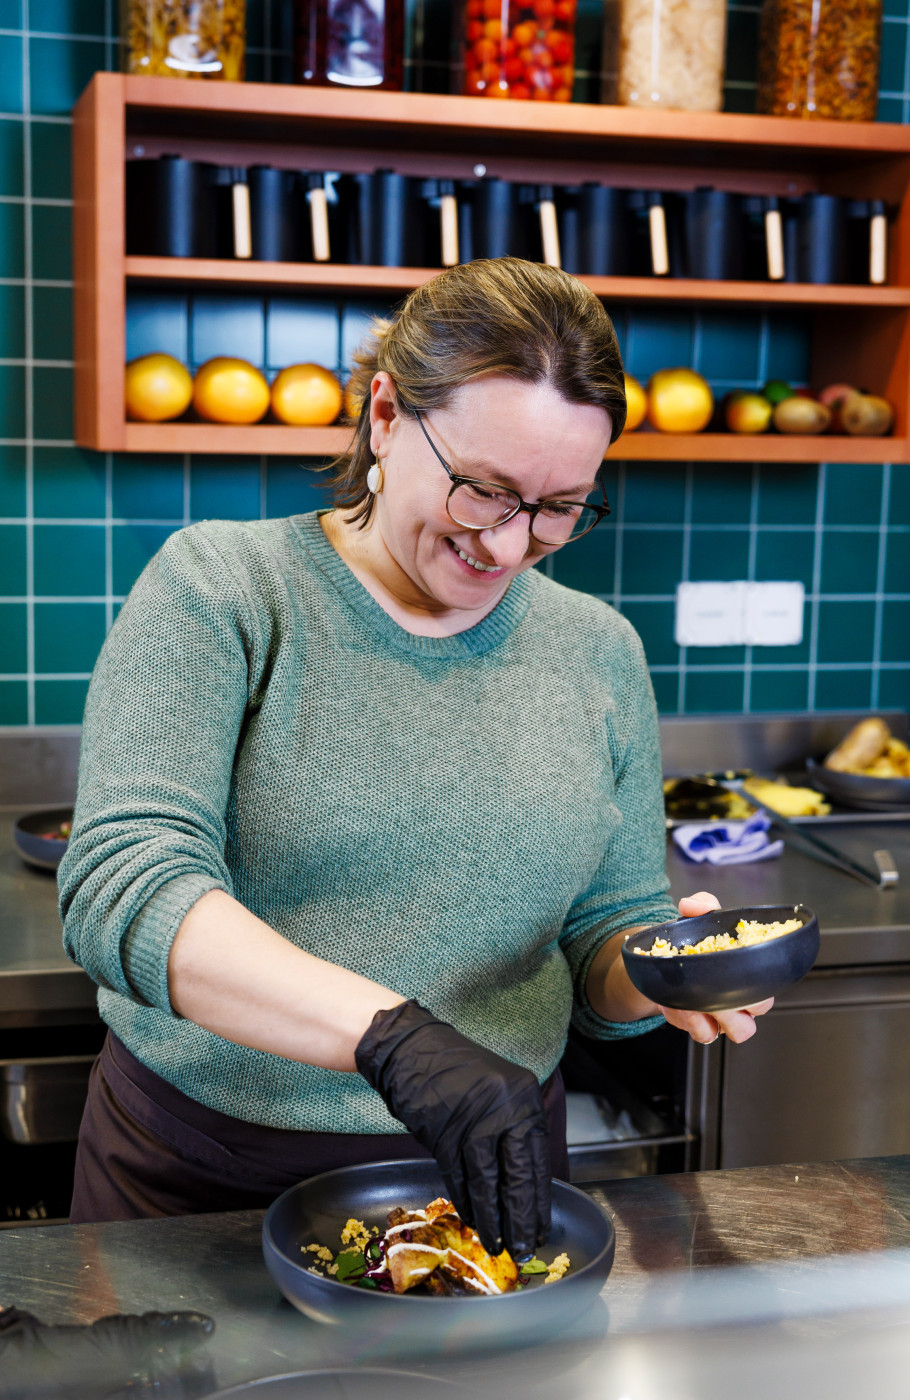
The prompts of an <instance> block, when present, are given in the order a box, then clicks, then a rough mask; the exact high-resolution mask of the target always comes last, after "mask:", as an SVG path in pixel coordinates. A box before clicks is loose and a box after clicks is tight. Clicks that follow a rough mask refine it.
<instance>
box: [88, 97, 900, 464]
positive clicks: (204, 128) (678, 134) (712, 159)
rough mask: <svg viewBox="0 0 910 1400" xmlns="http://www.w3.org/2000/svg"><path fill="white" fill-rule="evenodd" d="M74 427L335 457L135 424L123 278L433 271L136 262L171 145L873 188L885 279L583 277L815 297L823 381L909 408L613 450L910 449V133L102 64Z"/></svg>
mask: <svg viewBox="0 0 910 1400" xmlns="http://www.w3.org/2000/svg"><path fill="white" fill-rule="evenodd" d="M73 141H74V205H75V207H74V257H75V271H74V277H75V341H76V348H75V357H76V440H77V442H78V443H79V444H80V445H82V446H86V447H92V448H96V449H100V450H114V451H121V452H122V451H126V452H131V451H136V452H150V451H157V452H199V453H223V454H228V453H259V452H262V453H275V454H288V455H294V456H332V455H335V454H337V453H339V452H342V451H343V450H344V448H345V446H346V443H347V442H348V441H349V437H350V431H349V429H346V428H344V427H333V428H315V429H314V428H311V429H293V428H287V427H282V426H280V425H277V424H270V423H265V424H257V425H255V426H252V427H241V428H232V427H226V426H219V425H213V424H204V423H188V422H177V423H163V424H144V423H128V422H127V421H126V420H125V416H124V411H123V389H124V380H123V373H124V345H125V324H126V294H127V287H128V286H130V285H142V286H146V287H147V286H154V285H161V286H165V285H168V284H170V285H172V286H182V287H184V288H187V287H189V286H200V287H213V286H217V287H219V288H225V287H227V286H235V287H238V288H245V289H249V288H251V287H260V288H263V289H268V288H279V287H280V288H281V289H282V290H283V291H285V292H287V291H299V292H300V293H301V295H306V294H308V293H314V292H325V291H334V292H338V293H345V292H351V293H359V294H363V293H367V294H370V293H380V294H382V293H387V294H389V295H390V299H391V300H397V299H398V297H399V296H401V295H403V294H404V293H406V292H407V291H409V290H410V289H411V288H412V287H415V286H418V285H420V283H422V282H424V281H426V280H427V279H428V278H430V277H432V276H434V275H435V273H436V272H437V271H438V269H435V268H384V267H344V266H340V265H333V264H297V263H253V262H240V261H237V262H235V261H230V260H215V259H177V258H150V257H127V256H126V249H125V221H124V190H125V169H124V167H125V162H126V160H127V159H128V158H129V157H131V156H133V155H138V154H140V153H142V154H145V155H148V156H151V155H156V154H161V153H163V152H166V151H167V152H177V153H180V154H183V155H186V156H191V157H194V158H197V159H206V160H214V161H218V162H221V163H223V164H231V165H245V164H249V163H253V162H268V163H272V164H276V165H284V166H287V167H288V168H295V167H296V168H309V169H334V170H357V169H372V168H374V167H375V166H377V165H380V164H381V165H386V166H392V167H393V168H395V169H398V170H400V171H402V172H403V173H406V174H415V175H430V174H440V175H448V176H451V177H452V178H466V177H468V176H470V175H471V174H472V172H473V168H474V165H475V164H476V163H477V161H478V160H479V159H482V160H483V162H484V164H485V165H486V167H487V170H488V172H489V173H490V174H491V175H499V176H502V177H505V178H511V179H528V178H531V177H533V178H534V179H536V180H539V181H553V182H555V183H560V182H561V183H571V182H575V181H577V180H580V179H598V180H603V181H606V182H612V183H616V184H620V185H626V186H637V187H642V186H648V187H652V186H653V187H656V188H664V189H668V190H669V189H691V188H693V187H694V186H695V185H698V184H704V183H706V178H707V179H709V180H710V182H711V183H713V184H716V185H717V186H718V187H722V188H726V189H730V190H734V191H738V192H742V193H764V194H793V193H800V192H804V191H807V190H822V191H825V192H829V193H836V194H848V195H852V196H855V197H866V198H868V197H873V196H874V197H878V198H883V199H885V200H887V201H888V202H889V204H890V205H892V206H893V207H896V208H897V210H898V214H897V218H896V220H895V221H894V222H893V224H892V229H891V234H890V247H889V266H890V271H891V285H889V286H886V287H862V286H806V285H800V284H795V283H758V282H728V283H724V282H698V281H691V280H688V279H686V280H684V279H659V280H658V279H651V278H636V277H621V278H595V277H586V278H583V279H582V280H583V281H585V282H586V283H587V285H588V286H590V287H591V288H592V290H594V291H595V292H596V293H597V294H598V296H601V297H603V298H604V299H605V300H606V301H607V302H608V304H609V303H610V302H634V301H646V302H649V303H654V302H667V303H674V304H688V305H702V304H705V305H725V306H736V305H744V306H752V307H755V306H766V305H767V306H781V307H783V306H792V307H803V308H806V310H807V312H808V313H809V314H810V315H811V317H812V324H813V379H814V381H815V382H818V383H824V382H834V381H841V380H844V381H848V382H850V381H852V382H856V383H859V384H862V385H863V386H864V387H866V388H868V389H870V390H873V391H876V392H879V393H884V394H885V395H886V396H887V397H888V398H889V399H891V400H892V402H893V403H894V404H895V405H896V408H897V422H896V425H895V436H894V437H893V438H888V439H881V438H878V439H868V438H866V439H863V438H843V437H822V438H788V437H782V436H771V435H762V436H759V437H738V436H736V435H734V434H729V435H727V434H698V435H693V436H684V437H676V436H671V435H664V434H658V433H645V432H639V433H635V434H630V435H629V436H628V437H627V438H625V437H624V438H623V439H622V440H621V441H620V443H618V444H616V445H615V446H614V447H613V448H612V449H611V456H614V457H617V458H621V459H625V460H629V461H671V460H681V461H730V462H741V461H755V462H758V461H791V462H815V461H849V462H880V461H884V460H888V461H892V462H906V461H910V417H908V406H910V128H908V127H907V126H903V125H898V124H890V123H883V122H832V121H818V122H796V121H790V120H787V119H786V118H782V117H758V116H744V115H738V114H731V113H686V114H685V117H684V119H681V118H680V114H679V113H673V112H649V111H645V110H639V109H636V108H625V107H604V106H587V105H582V104H575V103H568V104H565V105H562V104H555V105H550V104H546V106H545V107H544V106H541V105H539V104H536V103H531V102H496V103H491V102H485V101H483V100H482V99H476V98H464V97H444V96H443V97H440V96H436V95H433V96H426V95H423V94H416V93H382V92H364V91H360V92H358V91H356V90H348V91H336V90H333V89H312V90H311V89H306V88H302V87H293V86H284V85H282V86H277V85H269V84H261V83H231V84H228V83H224V84H217V83H210V84H201V83H198V84H197V83H187V82H185V81H182V80H180V79H171V78H143V77H135V76H127V75H123V74H117V73H97V74H95V76H94V78H93V79H92V81H91V82H90V84H89V86H88V87H87V88H86V90H85V92H84V93H83V94H82V97H81V98H80V99H79V102H78V103H77V105H76V109H75V122H74V135H73Z"/></svg>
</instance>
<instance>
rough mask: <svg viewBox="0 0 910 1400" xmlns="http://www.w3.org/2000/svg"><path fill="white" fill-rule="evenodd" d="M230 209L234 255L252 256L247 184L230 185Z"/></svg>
mask: <svg viewBox="0 0 910 1400" xmlns="http://www.w3.org/2000/svg"><path fill="white" fill-rule="evenodd" d="M231 211H232V214H233V222H234V257H235V258H251V257H252V256H253V227H252V224H251V222H250V187H249V185H247V184H236V185H232V186H231Z"/></svg>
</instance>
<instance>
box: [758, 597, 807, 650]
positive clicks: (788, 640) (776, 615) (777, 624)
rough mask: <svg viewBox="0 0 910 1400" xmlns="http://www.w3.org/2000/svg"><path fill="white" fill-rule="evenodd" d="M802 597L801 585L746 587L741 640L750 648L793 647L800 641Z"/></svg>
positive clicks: (801, 635)
mask: <svg viewBox="0 0 910 1400" xmlns="http://www.w3.org/2000/svg"><path fill="white" fill-rule="evenodd" d="M805 601H806V594H805V589H804V588H803V585H802V584H801V583H750V584H748V585H747V586H746V606H745V619H744V629H743V630H744V636H743V640H744V641H745V642H746V644H747V645H748V646H753V647H793V646H797V645H798V644H799V643H800V642H801V641H802V639H803V609H804V606H805Z"/></svg>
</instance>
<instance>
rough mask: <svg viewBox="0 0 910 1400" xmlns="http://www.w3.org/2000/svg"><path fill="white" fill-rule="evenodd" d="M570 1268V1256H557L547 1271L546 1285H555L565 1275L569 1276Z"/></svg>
mask: <svg viewBox="0 0 910 1400" xmlns="http://www.w3.org/2000/svg"><path fill="white" fill-rule="evenodd" d="M570 1268H571V1262H570V1260H569V1256H568V1254H557V1256H556V1258H555V1259H554V1260H553V1263H552V1264H551V1265H550V1267H549V1269H548V1270H547V1276H546V1278H545V1279H544V1283H555V1282H556V1280H557V1279H560V1278H562V1276H563V1274H567V1273H568V1272H569V1269H570Z"/></svg>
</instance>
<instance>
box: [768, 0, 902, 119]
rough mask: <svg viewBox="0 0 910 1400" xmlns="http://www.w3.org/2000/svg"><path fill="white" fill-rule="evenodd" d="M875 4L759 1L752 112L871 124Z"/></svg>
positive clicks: (878, 2)
mask: <svg viewBox="0 0 910 1400" xmlns="http://www.w3.org/2000/svg"><path fill="white" fill-rule="evenodd" d="M881 39H882V0H765V3H764V5H763V6H762V12H761V28H760V31H759V56H758V97H757V104H756V105H757V109H758V111H759V112H764V113H766V114H768V115H771V116H780V117H808V118H813V117H816V118H817V117H834V118H840V119H841V120H845V121H874V120H875V112H876V107H877V105H878V72H879V61H880V58H881Z"/></svg>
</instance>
